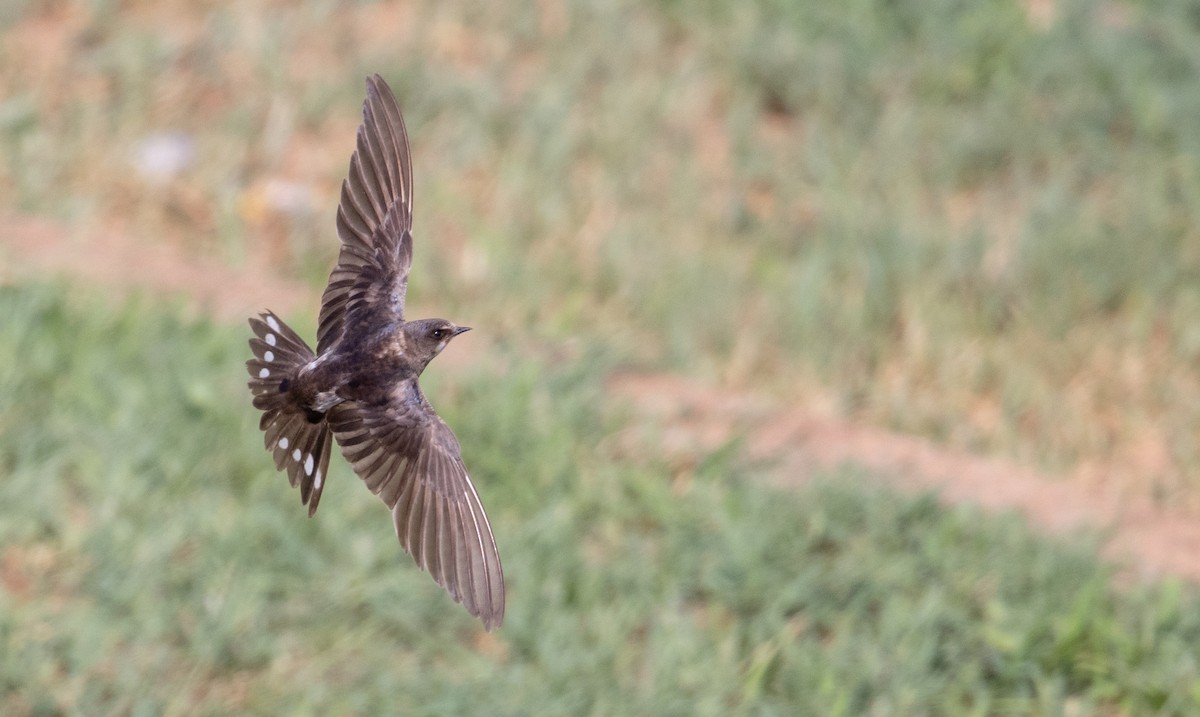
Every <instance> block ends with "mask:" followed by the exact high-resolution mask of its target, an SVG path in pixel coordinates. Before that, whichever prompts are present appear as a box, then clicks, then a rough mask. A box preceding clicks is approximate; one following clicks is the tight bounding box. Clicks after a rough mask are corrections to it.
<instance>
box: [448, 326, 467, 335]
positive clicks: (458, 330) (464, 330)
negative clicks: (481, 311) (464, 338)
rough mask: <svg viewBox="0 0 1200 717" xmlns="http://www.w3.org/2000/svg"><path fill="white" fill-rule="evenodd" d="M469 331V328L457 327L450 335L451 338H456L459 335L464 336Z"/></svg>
mask: <svg viewBox="0 0 1200 717" xmlns="http://www.w3.org/2000/svg"><path fill="white" fill-rule="evenodd" d="M470 330H471V327H470V326H459V327H457V328H455V329H454V333H453V334H451V336H458V335H459V334H465V333H467V332H468V331H470Z"/></svg>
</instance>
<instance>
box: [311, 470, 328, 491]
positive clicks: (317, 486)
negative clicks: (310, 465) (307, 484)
mask: <svg viewBox="0 0 1200 717" xmlns="http://www.w3.org/2000/svg"><path fill="white" fill-rule="evenodd" d="M324 480H325V476H323V475H321V469H320V468H318V469H317V474H316V475H315V476H313V490H321V483H322V481H324Z"/></svg>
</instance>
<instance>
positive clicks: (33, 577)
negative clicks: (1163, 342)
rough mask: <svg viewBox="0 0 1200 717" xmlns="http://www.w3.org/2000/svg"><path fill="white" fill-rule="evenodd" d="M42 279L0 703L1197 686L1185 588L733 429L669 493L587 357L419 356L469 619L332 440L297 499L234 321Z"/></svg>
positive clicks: (979, 709)
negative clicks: (445, 441)
mask: <svg viewBox="0 0 1200 717" xmlns="http://www.w3.org/2000/svg"><path fill="white" fill-rule="evenodd" d="M64 293H68V292H64V290H63V288H62V287H39V286H30V287H24V288H13V287H8V288H3V289H0V315H3V316H4V317H5V321H3V322H0V397H3V399H2V400H3V404H2V405H0V505H2V506H4V508H3V509H2V514H3V520H2V521H0V545H3V546H4V547H3V549H2V552H0V585H2V586H3V588H4V589H3V590H0V711H3V712H4V713H5V714H246V713H252V714H281V713H286V714H330V713H334V714H345V713H359V714H362V713H366V714H431V715H432V714H457V713H463V712H467V711H471V712H477V711H479V710H480V709H484V710H485V711H487V712H488V713H489V714H513V715H518V714H662V715H671V714H679V715H685V714H686V715H725V714H747V715H750V714H753V715H767V714H822V715H861V714H943V715H972V714H975V715H983V714H1040V715H1057V714H1159V715H1184V714H1191V713H1193V712H1194V711H1195V710H1196V709H1197V708H1200V664H1198V662H1197V657H1198V655H1197V652H1196V644H1198V641H1200V601H1197V597H1196V595H1195V594H1194V591H1192V590H1190V589H1183V588H1181V587H1180V586H1179V585H1178V584H1174V583H1169V584H1166V585H1164V586H1159V587H1136V588H1132V589H1128V590H1125V591H1121V592H1117V591H1114V589H1113V588H1112V587H1111V586H1110V585H1111V572H1110V570H1109V569H1108V568H1105V567H1101V566H1099V565H1098V564H1097V563H1096V562H1094V560H1093V559H1092V558H1091V557H1088V554H1089V550H1088V548H1090V546H1089V545H1087V544H1085V543H1079V544H1076V543H1068V544H1066V545H1064V544H1062V543H1055V544H1052V543H1050V542H1047V541H1044V540H1039V539H1035V538H1033V537H1031V536H1030V534H1029V533H1028V532H1027V531H1026V529H1025V528H1024V527H1023V526H1022V524H1021V523H1020V522H1019V521H1018V520H1017V519H1015V518H1012V517H1009V518H985V517H982V516H980V515H979V514H977V513H976V512H973V511H969V510H963V509H955V510H946V509H943V508H941V507H939V506H938V505H937V504H936V503H935V502H934V501H933V500H932V498H930V497H902V496H898V495H894V494H891V493H889V492H886V491H881V490H879V487H878V486H877V485H870V484H866V483H863V482H862V481H861V480H860V479H861V476H856V475H853V474H849V473H839V474H831V475H829V476H827V477H826V478H825V479H824V480H820V481H818V482H817V485H816V487H813V488H809V489H806V490H803V491H801V492H799V493H791V492H776V491H774V490H771V489H768V488H766V487H764V486H762V485H761V484H759V482H758V481H756V480H754V479H753V476H754V475H755V474H756V473H757V472H758V470H759V469H758V468H756V467H754V466H749V465H745V464H744V462H743V461H742V459H740V458H739V453H738V451H737V450H722V451H718V452H716V453H714V454H712V455H710V456H708V457H707V458H706V459H705V460H704V461H703V462H702V463H701V464H700V465H699V467H698V468H697V472H696V478H695V480H694V481H692V482H691V483H690V485H689V486H687V487H686V488H684V489H680V487H679V486H673V485H672V484H671V482H670V481H668V480H666V479H665V476H666V475H667V474H668V470H667V468H666V467H665V466H664V465H662V464H661V463H660V461H659V460H657V459H656V458H655V452H654V449H653V445H652V443H651V441H652V437H651V436H646V437H644V439H645V440H646V441H647V445H646V447H645V450H644V451H640V452H637V453H636V454H635V455H627V454H628V451H627V450H618V449H617V447H616V445H615V444H614V433H615V431H616V430H617V429H618V428H619V427H623V426H624V425H625V422H624V419H623V416H622V413H621V407H620V406H616V405H613V404H611V403H610V402H606V400H605V398H604V396H603V389H602V386H603V379H604V377H605V376H606V375H607V372H608V370H609V369H610V368H611V367H610V366H609V365H608V361H607V360H606V359H604V358H603V355H604V354H603V352H598V353H597V354H596V355H597V356H600V357H601V358H597V359H595V360H591V361H581V362H575V363H569V364H567V363H562V362H551V363H546V362H541V361H539V360H537V359H536V358H531V357H530V356H528V355H526V354H522V353H519V352H515V353H511V354H510V355H507V356H506V358H507V359H509V360H510V361H511V362H512V365H513V366H515V367H516V368H513V369H509V370H506V371H503V372H500V371H488V370H483V369H477V370H466V371H465V372H463V373H461V374H458V373H456V374H453V376H452V379H450V380H447V379H446V376H445V374H442V373H441V372H439V371H438V370H437V366H434V367H433V368H432V369H431V370H430V372H429V376H428V378H429V381H428V383H429V394H430V396H431V398H432V400H433V401H434V403H435V404H436V405H437V407H438V408H439V410H440V411H441V413H442V414H443V415H444V416H445V417H446V419H447V420H448V421H449V422H450V424H451V425H452V426H453V427H454V428H455V430H456V431H457V433H458V435H459V436H460V438H461V440H462V444H463V447H464V454H465V458H466V460H467V462H468V464H469V465H470V466H471V468H472V472H473V475H474V477H475V478H476V480H477V483H478V485H479V487H480V493H481V495H482V496H483V498H484V500H485V502H486V504H487V506H488V510H489V513H490V515H491V517H492V519H493V521H492V522H493V525H494V527H495V530H496V534H497V537H498V540H499V541H500V544H501V548H502V551H503V557H504V560H505V565H506V572H507V577H508V583H509V589H510V599H509V613H508V617H507V621H506V623H505V625H504V627H503V629H501V630H500V631H499V632H497V633H494V634H492V635H488V634H486V633H483V632H482V631H481V629H480V628H479V626H478V625H477V624H476V623H475V622H474V621H473V620H471V619H470V618H469V617H468V616H467V615H466V614H465V612H463V611H462V609H461V608H460V607H459V606H457V605H454V604H453V603H452V602H451V601H450V600H448V599H447V598H446V596H445V595H444V594H443V592H442V591H441V590H440V589H438V588H437V587H436V586H435V585H434V584H433V583H432V581H430V580H429V579H428V577H427V576H425V575H424V574H423V573H421V572H419V571H418V570H417V569H416V568H415V567H414V566H413V565H412V563H411V561H410V559H408V558H407V557H406V556H404V555H403V554H402V552H401V550H400V548H399V546H398V545H397V544H396V543H395V541H394V539H393V536H392V534H391V529H390V527H389V525H388V517H387V514H386V512H385V510H384V509H382V508H381V506H379V505H378V504H377V501H376V499H375V498H374V497H373V496H371V495H370V494H369V493H368V492H367V491H366V490H364V489H362V488H361V487H359V485H358V483H359V481H358V479H357V478H355V477H354V476H353V475H352V474H351V473H350V472H349V470H348V469H347V468H346V467H345V465H344V464H342V463H341V462H340V461H336V462H335V464H336V465H335V468H334V469H333V470H332V475H331V479H330V483H329V488H328V490H327V494H326V497H325V500H323V501H322V504H321V510H320V512H319V514H318V515H317V516H316V518H315V519H313V520H308V519H307V518H306V517H305V511H304V510H303V508H302V506H301V505H300V503H299V501H298V499H297V495H296V493H295V491H293V490H292V489H291V488H290V487H289V486H288V485H287V482H286V480H284V478H283V477H282V476H280V475H278V474H277V473H275V472H274V471H273V470H272V467H271V465H270V461H269V460H268V459H267V456H266V454H265V453H264V451H263V450H262V445H261V441H260V438H259V434H258V431H257V430H256V426H255V416H254V413H253V411H251V410H250V409H249V408H248V399H247V396H246V395H244V394H245V390H244V388H243V382H244V380H245V379H244V369H243V362H244V360H245V355H246V349H245V335H244V334H245V332H244V331H241V330H239V329H236V328H228V327H216V326H213V325H211V324H208V323H205V322H197V321H193V320H183V319H180V318H178V317H179V312H178V311H175V310H172V309H170V308H164V307H162V306H160V305H158V304H157V302H151V301H148V300H143V301H134V302H133V303H131V304H129V305H127V306H124V307H113V306H110V305H106V304H105V302H104V301H85V300H80V299H76V300H67V299H64V298H63V294H64ZM459 348H461V347H459ZM503 351H506V352H512V351H515V350H513V349H503Z"/></svg>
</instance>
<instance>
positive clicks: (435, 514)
mask: <svg viewBox="0 0 1200 717" xmlns="http://www.w3.org/2000/svg"><path fill="white" fill-rule="evenodd" d="M400 393H401V392H399V391H398V392H396V393H395V394H394V395H395V396H397V398H395V399H394V400H392V401H391V402H389V403H388V404H385V405H383V406H364V405H362V404H358V403H355V402H348V403H344V404H341V405H339V406H337V407H336V408H334V409H333V410H331V411H330V413H329V422H330V425H331V426H332V428H333V432H334V436H335V437H336V438H337V442H338V444H339V445H340V446H341V449H342V455H344V456H345V457H346V460H348V461H349V462H350V464H351V465H352V466H353V467H354V471H355V473H357V474H358V475H359V477H360V478H362V479H363V481H364V482H365V483H366V484H367V487H368V488H370V489H371V492H373V493H375V494H376V495H378V496H379V497H380V498H381V499H382V500H383V502H384V503H385V504H387V506H388V507H389V508H390V509H391V510H392V519H393V523H394V525H395V528H396V536H397V537H398V538H399V539H400V544H401V545H403V546H404V549H405V550H407V551H408V552H409V554H411V555H412V556H413V558H414V559H415V560H416V562H417V564H418V565H420V566H421V567H422V568H424V569H425V570H427V571H429V574H430V575H432V576H433V579H434V580H436V581H437V582H438V584H440V585H442V586H443V587H444V588H446V590H447V591H448V592H449V593H450V595H451V596H452V597H453V598H454V599H455V600H456V601H458V602H461V603H462V604H463V606H464V607H466V608H467V611H468V612H470V613H471V614H472V615H475V616H476V617H479V618H480V619H482V620H483V623H484V626H485V627H486V628H487V629H489V630H490V629H492V628H494V627H497V626H499V625H500V623H501V622H502V621H503V619H504V571H503V569H502V567H501V565H500V555H499V553H498V551H497V550H496V541H495V539H494V538H493V536H492V528H491V525H490V524H489V523H488V519H487V515H486V514H485V513H484V511H483V505H482V504H481V503H480V502H479V496H478V494H476V492H475V487H474V486H473V485H472V484H471V479H470V478H469V477H468V476H467V471H466V468H465V467H464V466H463V462H462V457H461V454H460V450H459V445H458V440H457V439H456V438H455V437H454V433H453V432H451V430H450V428H449V427H448V426H447V425H446V424H445V423H444V422H443V421H442V420H441V419H440V418H439V417H438V416H437V414H435V413H433V411H432V410H431V409H429V408H428V404H427V403H424V402H423V400H422V401H421V402H406V401H404V400H401V399H400V398H398V397H399V396H400Z"/></svg>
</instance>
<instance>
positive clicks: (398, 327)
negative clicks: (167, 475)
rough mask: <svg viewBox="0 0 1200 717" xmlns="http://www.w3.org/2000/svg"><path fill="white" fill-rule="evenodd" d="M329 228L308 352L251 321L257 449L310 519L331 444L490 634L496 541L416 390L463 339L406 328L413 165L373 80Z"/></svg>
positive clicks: (265, 323)
mask: <svg viewBox="0 0 1200 717" xmlns="http://www.w3.org/2000/svg"><path fill="white" fill-rule="evenodd" d="M337 231H338V236H339V237H340V238H341V241H342V248H341V253H340V254H339V256H338V263H337V266H335V267H334V269H333V272H332V273H331V274H330V275H329V285H328V286H327V287H326V289H325V293H324V296H323V297H322V299H321V313H320V317H319V319H318V325H317V351H316V353H314V352H313V351H312V350H311V349H310V348H309V347H308V345H307V344H305V343H304V341H303V340H302V339H301V338H300V337H299V336H297V335H296V333H295V332H294V331H292V330H291V329H290V328H288V326H287V325H286V324H284V323H283V321H281V320H280V319H279V317H277V316H275V315H274V314H273V313H271V312H269V311H268V312H264V313H263V314H261V315H260V316H259V318H252V319H250V327H251V329H252V330H253V331H254V338H252V339H250V348H251V350H252V351H253V352H254V358H253V359H251V360H249V361H247V362H246V367H247V370H248V371H249V372H250V376H251V379H250V391H251V393H252V395H253V398H254V406H255V407H256V408H258V409H260V410H262V412H263V415H262V419H261V421H260V427H261V428H262V430H263V432H264V434H265V442H266V447H267V450H269V451H271V453H272V454H273V456H274V459H275V467H276V468H277V469H279V470H285V471H287V476H288V480H289V481H290V482H291V484H292V485H293V486H298V487H299V488H300V499H301V501H303V503H304V504H306V505H307V506H308V513H309V515H310V516H311V515H313V514H314V513H316V510H317V504H318V503H319V502H320V500H321V493H322V491H323V490H324V488H325V477H326V473H327V471H328V467H329V454H330V453H331V445H332V443H333V440H334V439H336V441H337V443H338V445H339V446H340V447H341V449H342V455H343V456H345V458H346V460H347V461H349V462H350V465H351V466H353V467H354V471H355V473H357V474H358V475H359V477H360V478H362V479H363V481H364V482H365V483H366V484H367V487H368V488H370V489H371V491H372V492H373V493H375V494H376V495H378V496H379V497H380V498H381V499H382V500H383V502H384V503H385V504H387V506H388V507H389V508H390V509H391V510H392V520H393V523H394V526H395V529H396V535H397V537H398V538H399V539H400V544H401V545H403V546H404V549H405V550H407V551H408V552H409V553H410V554H411V555H412V556H413V558H414V559H415V560H416V561H417V564H418V565H420V566H421V567H422V568H424V569H426V570H428V571H429V573H430V575H432V576H433V579H434V580H436V581H437V582H438V583H439V584H441V585H442V586H443V587H445V588H446V590H447V591H449V593H450V595H451V596H453V597H454V599H455V600H457V601H459V602H461V603H462V604H463V605H464V606H465V607H466V608H467V610H468V611H469V612H470V613H471V614H472V615H475V616H477V617H479V618H480V619H482V620H483V624H484V626H485V627H486V628H487V629H489V630H490V629H492V628H494V627H497V626H499V625H500V623H501V622H502V621H503V619H504V573H503V570H502V568H501V566H500V555H499V553H498V552H497V551H496V541H495V540H494V538H493V537H492V529H491V526H490V525H489V524H488V519H487V516H486V515H485V514H484V512H483V505H482V504H481V503H480V502H479V496H478V495H477V494H476V492H475V488H474V486H473V485H472V484H471V479H470V478H469V477H468V476H467V471H466V468H465V467H464V465H463V461H462V456H461V451H460V449H459V444H458V440H457V439H456V438H455V437H454V433H453V432H452V431H451V430H450V428H449V426H447V425H446V423H445V422H444V421H442V419H441V418H440V417H438V415H437V413H436V412H434V410H433V407H432V406H430V405H429V401H427V400H426V399H425V396H424V394H422V393H421V387H420V385H419V383H418V378H419V377H420V375H421V372H422V371H424V370H425V367H426V366H427V365H429V362H430V361H431V360H433V357H434V356H437V355H438V354H439V353H441V351H442V350H443V349H444V348H445V347H446V345H447V344H448V343H449V342H450V341H451V340H452V339H453V338H454V337H455V336H458V335H459V334H461V333H463V332H464V331H467V330H469V329H468V328H467V327H465V326H457V325H455V324H454V323H452V322H450V321H447V320H445V319H422V320H419V321H405V320H404V298H405V293H406V290H407V288H408V272H409V268H410V267H411V265H412V233H411V231H412V163H411V160H410V158H409V151H408V135H407V134H406V132H405V129H404V120H403V118H402V117H401V114H400V108H399V106H398V105H397V103H396V98H395V96H394V95H393V94H392V91H391V89H389V88H388V86H387V83H385V82H384V81H383V79H382V78H381V77H379V76H378V75H375V76H373V77H370V78H368V79H367V99H366V101H365V102H364V103H363V123H362V126H360V127H359V129H358V147H357V149H356V150H355V152H354V154H353V156H352V157H351V158H350V171H349V174H348V176H347V178H346V181H345V182H344V183H343V184H342V198H341V203H340V204H339V205H338V212H337ZM331 437H332V438H331Z"/></svg>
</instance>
